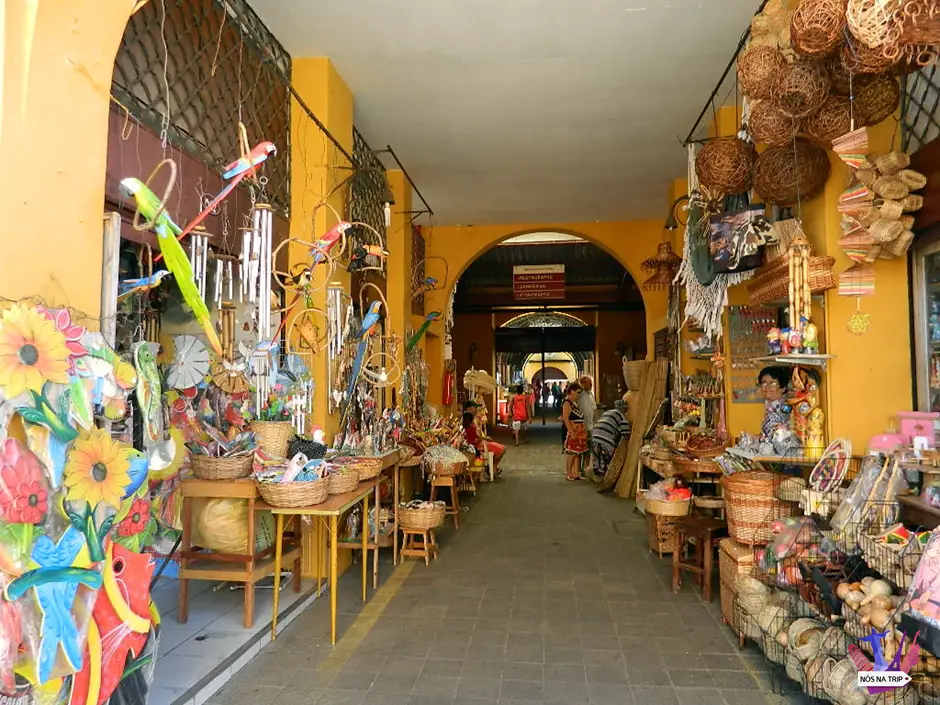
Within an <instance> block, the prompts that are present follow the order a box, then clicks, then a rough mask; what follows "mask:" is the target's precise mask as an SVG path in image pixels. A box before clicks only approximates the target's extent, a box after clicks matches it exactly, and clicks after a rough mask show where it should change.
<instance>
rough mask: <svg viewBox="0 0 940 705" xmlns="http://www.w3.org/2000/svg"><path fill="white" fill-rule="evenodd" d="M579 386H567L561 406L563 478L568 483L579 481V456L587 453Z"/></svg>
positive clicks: (575, 383)
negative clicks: (579, 402)
mask: <svg viewBox="0 0 940 705" xmlns="http://www.w3.org/2000/svg"><path fill="white" fill-rule="evenodd" d="M580 392H581V385H580V384H578V383H577V382H572V383H571V384H569V385H568V390H567V394H566V395H565V401H564V403H563V404H562V405H561V421H562V424H563V426H564V429H563V433H564V443H563V446H562V447H563V449H564V450H563V452H564V455H565V478H566V479H567V480H568V481H569V482H574V481H575V480H580V479H581V475H580V468H581V456H582V455H584V453H585V452H587V448H588V445H587V431H586V430H585V428H584V415H583V414H582V413H581V409H580V408H578V394H580Z"/></svg>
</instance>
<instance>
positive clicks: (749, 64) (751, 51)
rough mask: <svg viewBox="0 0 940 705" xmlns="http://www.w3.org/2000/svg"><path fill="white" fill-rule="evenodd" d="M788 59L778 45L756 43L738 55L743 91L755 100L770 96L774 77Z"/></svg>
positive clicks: (740, 82)
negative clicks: (778, 48)
mask: <svg viewBox="0 0 940 705" xmlns="http://www.w3.org/2000/svg"><path fill="white" fill-rule="evenodd" d="M786 63H787V61H786V59H785V58H784V56H783V54H782V53H780V51H778V50H777V48H776V47H772V46H767V45H760V44H758V45H754V46H750V47H748V48H747V49H746V50H745V51H744V53H743V54H741V56H739V57H738V83H739V84H740V86H741V92H742V93H743V94H744V95H746V96H747V97H749V98H753V99H755V100H759V99H763V98H769V97H770V87H771V84H772V83H773V80H774V77H775V76H776V75H777V73H779V72H780V71H781V70H782V69H783V67H784V66H785V65H786Z"/></svg>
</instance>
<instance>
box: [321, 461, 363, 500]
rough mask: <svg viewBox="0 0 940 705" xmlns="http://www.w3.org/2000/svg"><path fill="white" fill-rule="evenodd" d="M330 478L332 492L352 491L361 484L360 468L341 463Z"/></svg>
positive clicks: (330, 491) (330, 490)
mask: <svg viewBox="0 0 940 705" xmlns="http://www.w3.org/2000/svg"><path fill="white" fill-rule="evenodd" d="M328 479H329V482H330V484H329V493H330V494H345V493H346V492H352V491H353V490H354V489H356V486H357V485H358V484H359V470H358V469H357V468H356V467H350V466H342V465H341V466H339V467H336V468H334V469H333V472H332V473H330V476H329V478H328Z"/></svg>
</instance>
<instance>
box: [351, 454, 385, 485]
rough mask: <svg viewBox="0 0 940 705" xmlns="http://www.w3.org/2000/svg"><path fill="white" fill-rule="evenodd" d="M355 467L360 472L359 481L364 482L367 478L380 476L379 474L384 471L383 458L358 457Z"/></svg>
mask: <svg viewBox="0 0 940 705" xmlns="http://www.w3.org/2000/svg"><path fill="white" fill-rule="evenodd" d="M353 467H355V468H356V470H357V471H358V473H359V482H364V481H365V480H371V479H373V478H374V477H378V474H379V473H380V472H382V459H381V458H357V459H356V462H355V463H354V464H353Z"/></svg>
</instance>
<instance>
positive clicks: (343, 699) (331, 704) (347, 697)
mask: <svg viewBox="0 0 940 705" xmlns="http://www.w3.org/2000/svg"><path fill="white" fill-rule="evenodd" d="M365 697H366V693H365V691H364V690H327V691H325V692H324V693H323V695H321V696H320V698H319V700H317V705H362V701H363V700H365Z"/></svg>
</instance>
